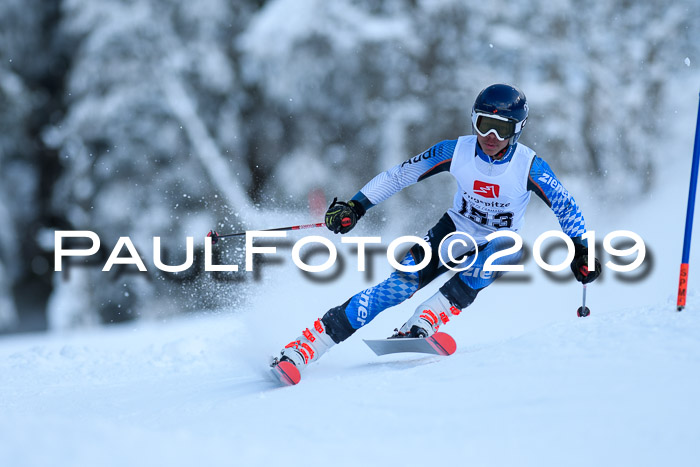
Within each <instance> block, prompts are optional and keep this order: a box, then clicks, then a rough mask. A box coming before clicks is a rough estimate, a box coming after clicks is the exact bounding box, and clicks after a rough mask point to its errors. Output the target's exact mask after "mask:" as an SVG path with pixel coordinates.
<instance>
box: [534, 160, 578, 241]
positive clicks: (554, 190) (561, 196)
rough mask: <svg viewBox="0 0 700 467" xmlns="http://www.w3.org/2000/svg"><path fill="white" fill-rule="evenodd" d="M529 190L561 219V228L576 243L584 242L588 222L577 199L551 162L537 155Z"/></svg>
mask: <svg viewBox="0 0 700 467" xmlns="http://www.w3.org/2000/svg"><path fill="white" fill-rule="evenodd" d="M527 188H528V190H531V191H534V192H535V194H537V196H539V197H540V198H541V199H542V200H543V201H544V202H545V203H547V206H549V207H550V208H551V209H552V211H554V214H555V215H556V216H557V219H558V220H559V225H560V226H561V230H562V231H563V232H564V233H565V234H566V235H568V236H569V237H571V238H572V240H573V241H574V243H579V244H584V243H585V242H583V240H582V239H581V236H582V235H583V234H584V233H586V224H585V221H584V219H583V214H582V213H581V209H580V208H579V207H578V204H576V200H574V197H573V196H571V194H570V193H569V192H568V191H567V190H566V188H564V185H562V184H561V182H560V181H559V179H558V178H557V176H556V175H554V172H553V171H552V169H551V168H550V167H549V164H547V162H545V161H544V160H543V159H540V158H539V157H537V156H535V158H534V159H533V161H532V165H531V166H530V174H529V176H528V181H527Z"/></svg>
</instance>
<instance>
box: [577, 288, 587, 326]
mask: <svg viewBox="0 0 700 467" xmlns="http://www.w3.org/2000/svg"><path fill="white" fill-rule="evenodd" d="M590 314H591V310H590V309H589V308H588V307H587V306H586V284H583V305H581V306H580V307H579V309H578V310H576V316H578V317H579V318H585V317H586V316H588V315H590Z"/></svg>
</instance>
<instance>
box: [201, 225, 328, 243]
mask: <svg viewBox="0 0 700 467" xmlns="http://www.w3.org/2000/svg"><path fill="white" fill-rule="evenodd" d="M325 225H326V224H325V223H323V222H319V223H317V224H302V225H292V226H289V227H277V228H275V229H265V230H260V231H259V232H282V231H287V230H303V229H316V228H318V227H324V226H325ZM245 234H246V233H245V232H237V233H232V234H226V235H219V234H218V233H216V232H214V231H213V230H210V231H209V233H208V234H207V237H211V242H212V243H216V242H218V241H219V239H220V238H227V237H242V236H243V235H245Z"/></svg>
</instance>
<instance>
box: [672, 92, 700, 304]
mask: <svg viewBox="0 0 700 467" xmlns="http://www.w3.org/2000/svg"><path fill="white" fill-rule="evenodd" d="M699 165H700V105H699V106H698V118H697V120H696V123H695V144H694V146H693V165H692V168H691V170H690V190H689V191H688V212H687V213H686V215H685V237H684V239H683V258H682V259H681V275H680V278H679V279H678V301H677V302H676V305H677V307H678V311H682V310H683V308H685V297H686V293H687V292H688V266H689V263H690V235H691V234H692V233H693V213H694V212H695V193H696V191H697V187H698V166H699Z"/></svg>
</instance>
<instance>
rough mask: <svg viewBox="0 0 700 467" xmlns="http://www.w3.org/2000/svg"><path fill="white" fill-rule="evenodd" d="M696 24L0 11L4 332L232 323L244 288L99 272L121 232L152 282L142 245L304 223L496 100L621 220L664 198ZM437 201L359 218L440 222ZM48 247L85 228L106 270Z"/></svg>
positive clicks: (461, 8)
mask: <svg viewBox="0 0 700 467" xmlns="http://www.w3.org/2000/svg"><path fill="white" fill-rule="evenodd" d="M698 18H700V3H699V2H697V1H695V0H679V1H676V2H672V3H670V4H669V3H668V2H661V1H658V0H651V1H646V2H632V1H628V0H605V1H602V0H596V1H592V2H586V3H585V4H583V5H582V4H580V3H579V2H574V1H572V0H528V1H523V2H506V1H488V2H464V1H458V0H435V1H420V0H410V1H409V0H385V1H370V0H334V1H321V0H269V1H265V0H257V1H253V0H237V1H232V2H226V1H223V0H200V1H196V2H178V1H172V0H99V1H87V0H4V1H3V2H0V103H1V110H0V128H2V131H1V132H0V225H1V226H2V227H1V230H0V332H4V333H7V332H14V331H27V330H38V329H47V328H68V327H73V326H81V325H90V324H97V323H110V322H118V321H124V320H129V319H134V318H136V317H139V316H160V315H162V314H167V313H173V312H174V311H171V310H177V311H175V312H180V311H187V310H189V309H197V310H199V309H217V308H220V307H230V306H231V305H232V304H233V303H235V301H236V300H238V299H240V297H242V296H244V294H241V293H239V292H240V291H241V290H244V289H245V287H246V283H245V281H240V280H238V279H235V278H234V279H232V280H221V279H220V278H219V279H217V278H216V277H214V275H213V274H198V273H197V271H194V272H193V273H192V274H184V277H179V276H177V275H166V274H157V273H154V274H131V273H124V274H121V275H118V276H117V277H115V274H107V273H103V272H101V266H102V265H103V263H104V260H105V259H106V257H105V255H106V254H109V252H110V251H111V248H112V247H113V246H114V245H115V244H116V242H117V239H118V238H119V237H120V236H129V237H130V238H131V239H132V240H133V241H134V244H135V245H136V247H137V248H138V250H139V252H141V254H142V256H144V262H145V263H146V265H151V268H149V271H150V270H152V269H153V268H152V263H151V261H150V260H148V259H147V258H148V257H152V238H153V237H154V236H160V237H161V239H162V242H163V245H164V248H168V251H169V252H171V254H170V257H169V258H167V261H166V262H169V263H171V264H175V263H178V264H179V263H180V262H182V261H183V258H184V246H185V238H186V237H187V236H194V237H195V245H196V247H197V256H198V257H200V258H201V254H202V242H201V241H200V240H201V237H202V236H203V235H204V234H206V232H207V231H208V230H209V229H210V228H217V229H218V230H219V231H220V232H229V231H231V232H233V231H240V230H246V229H258V228H268V227H276V226H279V225H286V222H288V221H292V222H294V223H306V222H318V221H320V215H319V207H318V205H319V204H321V205H325V203H327V202H328V201H329V199H332V198H333V196H338V197H340V198H348V197H350V196H352V195H353V194H354V193H355V192H356V190H357V189H358V188H360V187H361V186H362V185H363V184H364V183H365V182H366V181H367V180H368V179H369V178H370V177H371V176H373V175H374V174H375V173H377V172H379V171H381V170H383V169H386V168H388V167H391V166H393V165H395V164H397V163H399V162H401V161H402V160H405V159H406V158H408V157H410V156H412V155H414V154H417V153H419V152H421V151H422V150H424V149H425V148H427V147H429V146H430V145H432V144H434V143H435V142H437V141H440V140H443V139H453V138H456V137H457V136H459V135H462V134H468V133H469V132H470V122H469V111H470V107H471V103H472V102H473V99H474V97H475V96H476V94H477V93H478V91H479V90H480V89H482V88H483V87H485V86H487V85H489V84H491V83H493V82H509V83H513V84H516V85H518V86H519V87H520V88H522V89H523V90H524V91H525V93H526V94H527V96H528V100H529V102H530V109H531V114H530V115H531V116H530V122H529V125H528V131H525V132H524V134H523V138H522V140H521V141H522V142H523V143H524V144H527V145H529V146H531V147H533V148H535V149H536V150H537V151H538V153H539V154H540V155H541V156H543V157H544V158H545V159H547V160H548V161H549V162H550V164H551V165H552V166H553V167H555V170H556V171H557V173H558V174H560V175H562V176H564V177H566V179H567V180H574V179H580V180H581V183H583V184H584V185H583V186H586V187H587V188H588V189H589V190H595V192H596V193H599V194H605V196H609V197H612V199H617V200H626V201H629V200H632V202H633V200H634V198H635V196H636V195H638V194H639V193H641V192H643V191H646V190H649V189H653V187H654V186H655V184H657V183H659V180H656V179H655V178H654V169H655V168H656V167H658V165H660V164H663V156H664V144H663V137H664V129H665V128H667V126H668V125H671V126H673V125H674V124H675V122H674V121H673V119H668V118H660V116H661V115H668V114H669V113H671V114H672V112H673V109H674V108H676V106H677V105H678V102H679V101H687V100H688V99H689V98H691V96H692V98H695V97H696V96H697V89H691V90H689V92H688V94H687V96H678V95H674V94H672V93H671V92H670V90H671V89H677V88H678V85H679V83H688V82H694V83H696V84H697V83H698V82H699V81H700V80H698V76H699V75H698V72H697V63H700V29H699V28H698V26H697V19H698ZM679 118H680V117H679ZM669 120H670V121H669ZM611 142H614V143H613V144H611ZM683 180H684V182H685V178H683ZM436 183H437V184H436ZM436 183H432V184H431V183H424V184H420V185H418V186H416V187H414V188H413V189H411V190H409V191H407V192H404V193H401V194H400V195H399V196H398V199H397V200H392V202H391V203H393V204H389V205H388V207H387V208H384V207H381V206H380V207H378V208H376V209H377V210H381V209H390V208H397V207H401V206H404V205H406V204H407V203H411V204H422V203H429V202H430V203H434V204H436V205H438V204H439V203H438V202H435V201H428V200H426V198H427V195H428V194H430V195H431V196H433V197H435V196H437V197H438V199H440V197H443V198H444V199H445V203H444V204H443V205H444V206H447V205H448V204H447V203H449V200H450V199H451V196H452V193H451V191H450V190H442V191H440V190H436V188H439V187H440V186H441V185H440V183H444V181H443V182H436ZM436 191H437V195H436V194H435V193H436ZM443 191H444V192H443ZM324 207H325V206H324ZM437 209H441V208H437ZM320 212H322V208H321V210H320ZM380 212H381V211H380ZM290 213H291V214H290ZM380 218H381V215H380V216H378V217H375V220H377V221H378V220H379V219H380ZM432 218H435V219H437V214H435V215H433V216H432ZM432 218H431V220H432ZM391 221H392V223H393V225H392V227H393V228H394V229H396V230H401V229H407V230H410V231H409V232H407V233H409V234H413V233H414V232H413V230H414V229H415V227H414V226H411V221H412V218H411V217H410V216H408V217H405V216H400V215H396V214H395V215H393V216H392V218H391ZM397 223H398V224H397ZM401 223H404V224H405V225H402V224H401ZM378 227H379V228H381V225H379V226H378ZM57 229H60V230H92V231H94V232H96V233H97V234H98V235H99V236H100V239H101V241H102V245H103V246H104V247H105V248H106V251H105V252H103V257H102V258H101V261H102V262H100V261H99V260H95V261H94V263H95V264H93V265H92V267H73V268H71V269H70V274H68V275H65V274H61V273H54V272H53V268H54V264H53V251H54V250H53V249H54V244H53V241H54V236H53V235H54V231H55V230H57ZM419 230H420V231H421V232H422V230H423V228H420V229H419ZM374 234H377V233H376V232H375V233H374ZM217 252H218V253H220V254H223V256H221V257H219V258H218V260H220V261H232V262H237V264H241V262H240V251H239V249H236V248H227V249H219V250H217ZM237 258H238V259H237ZM201 263H202V261H201V260H200V261H195V266H196V265H197V264H201ZM98 266H99V267H98ZM156 272H157V271H156Z"/></svg>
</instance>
